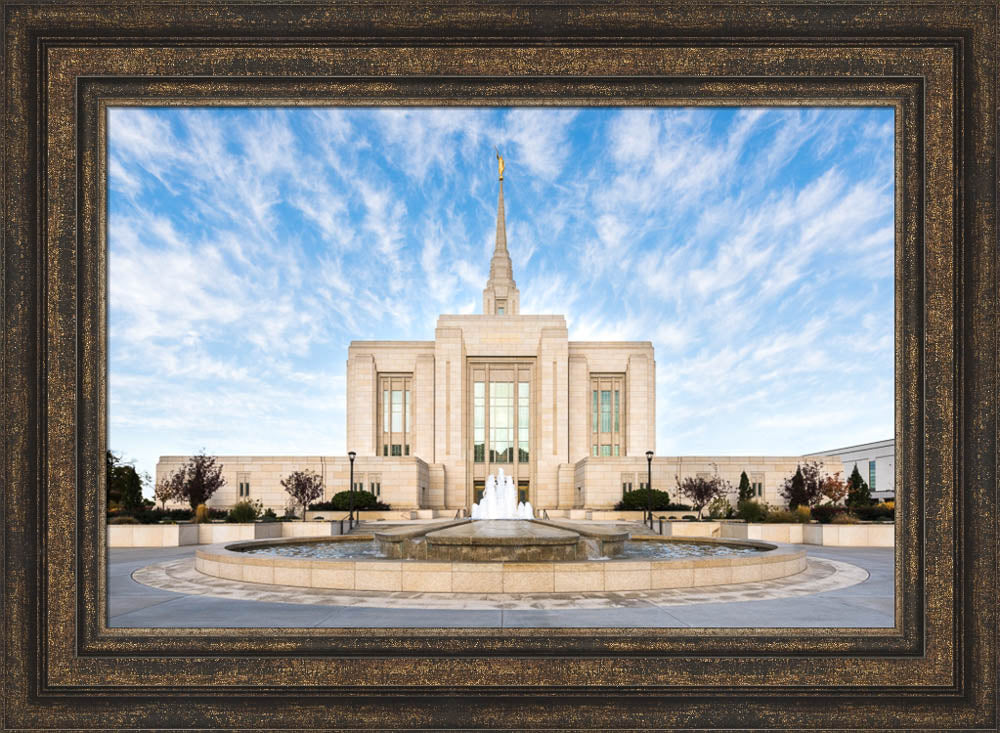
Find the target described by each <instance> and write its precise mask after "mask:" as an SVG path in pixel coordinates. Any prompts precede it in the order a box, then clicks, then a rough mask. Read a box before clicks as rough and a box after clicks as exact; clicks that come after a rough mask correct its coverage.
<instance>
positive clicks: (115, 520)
mask: <svg viewBox="0 0 1000 733" xmlns="http://www.w3.org/2000/svg"><path fill="white" fill-rule="evenodd" d="M139 523H140V522H139V520H138V519H136V518H135V517H130V516H128V515H124V516H121V517H112V518H111V519H109V520H108V524H139Z"/></svg>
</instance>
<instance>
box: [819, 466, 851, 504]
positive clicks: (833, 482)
mask: <svg viewBox="0 0 1000 733" xmlns="http://www.w3.org/2000/svg"><path fill="white" fill-rule="evenodd" d="M820 492H821V493H822V494H823V496H825V497H826V498H827V499H829V500H830V503H831V504H836V503H838V502H839V501H840V500H841V499H843V498H844V497H845V496H847V484H845V483H844V482H843V481H842V480H841V478H840V471H837V473H835V474H833V475H832V476H829V475H828V476H825V477H824V478H823V480H822V481H820Z"/></svg>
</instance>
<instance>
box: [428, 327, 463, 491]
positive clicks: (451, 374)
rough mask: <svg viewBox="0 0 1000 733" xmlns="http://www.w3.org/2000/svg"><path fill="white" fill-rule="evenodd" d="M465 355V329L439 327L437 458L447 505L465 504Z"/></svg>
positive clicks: (436, 342)
mask: <svg viewBox="0 0 1000 733" xmlns="http://www.w3.org/2000/svg"><path fill="white" fill-rule="evenodd" d="M464 372H465V354H464V345H463V342H462V329H460V328H451V327H447V326H442V327H439V328H437V329H436V330H435V335H434V388H435V400H434V402H435V405H434V456H435V463H439V464H441V465H443V466H444V469H445V471H444V475H445V487H444V504H445V507H447V508H452V507H464V506H465V505H466V503H467V502H466V486H465V452H466V451H465V448H466V446H465V444H464V441H463V434H464V425H463V415H464V414H465V410H464V402H463V392H464V390H463V382H464Z"/></svg>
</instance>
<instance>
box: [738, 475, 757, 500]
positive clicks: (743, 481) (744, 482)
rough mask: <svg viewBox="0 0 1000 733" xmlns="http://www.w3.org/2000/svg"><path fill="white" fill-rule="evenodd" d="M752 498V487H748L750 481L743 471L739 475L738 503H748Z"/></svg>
mask: <svg viewBox="0 0 1000 733" xmlns="http://www.w3.org/2000/svg"><path fill="white" fill-rule="evenodd" d="M752 498H753V487H752V486H751V485H750V479H749V478H748V477H747V472H746V471H744V472H743V473H741V474H740V488H739V497H738V501H749V500H750V499H752Z"/></svg>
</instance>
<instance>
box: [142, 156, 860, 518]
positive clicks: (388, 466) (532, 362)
mask: <svg viewBox="0 0 1000 733" xmlns="http://www.w3.org/2000/svg"><path fill="white" fill-rule="evenodd" d="M498 157H499V156H498ZM346 400H347V433H346V448H347V450H349V451H355V452H356V454H357V458H356V460H355V464H354V480H355V485H356V488H361V489H365V490H369V491H372V493H374V494H376V495H378V496H379V497H380V498H381V500H382V501H383V502H385V503H387V504H389V505H391V506H392V508H393V509H423V510H441V512H442V513H443V514H447V515H448V516H454V515H455V513H456V511H458V510H462V509H466V510H468V509H469V508H470V507H471V506H472V504H473V503H474V502H477V501H478V500H479V497H480V496H481V493H482V491H483V488H484V485H485V481H486V477H487V476H488V475H490V474H495V473H497V470H498V469H500V468H502V469H503V470H504V473H505V474H506V475H508V476H511V477H513V479H514V483H515V485H516V486H517V487H518V493H519V495H520V496H519V498H520V499H521V500H522V501H524V500H527V501H530V502H531V503H532V505H533V506H534V507H535V508H536V510H542V509H545V510H548V511H550V512H552V511H557V512H558V511H559V510H571V509H608V508H612V507H613V506H614V505H615V504H616V503H617V502H619V501H621V499H622V496H623V494H624V493H625V492H628V491H631V490H633V489H638V488H642V487H644V486H645V485H646V481H647V461H646V455H645V454H646V451H651V450H652V451H655V446H656V361H655V355H654V351H653V344H652V343H651V342H649V341H572V340H570V334H569V331H568V329H567V326H566V319H565V318H564V317H563V316H561V315H535V314H523V313H522V312H521V307H520V293H519V291H518V288H517V283H516V281H515V279H514V268H513V263H512V262H511V257H510V253H509V251H508V249H507V232H506V222H505V214H504V199H503V163H502V159H501V163H500V178H499V194H498V203H497V222H496V244H495V248H494V251H493V257H492V259H491V261H490V273H489V279H488V280H487V281H486V286H485V288H484V289H483V310H482V313H480V314H475V315H441V316H440V317H439V318H438V321H437V327H436V328H435V332H434V340H433V341H352V342H351V344H350V346H349V348H348V353H347V379H346ZM186 459H187V457H186V456H163V457H161V458H160V461H159V463H158V464H157V468H156V475H157V480H159V479H160V478H161V477H163V476H165V475H167V474H168V473H170V472H172V471H173V470H175V469H176V468H177V467H178V466H180V465H181V464H182V463H183V462H184V461H186ZM218 459H219V462H220V463H222V464H223V466H224V475H225V476H226V478H227V485H226V486H225V487H224V488H223V489H222V490H220V491H219V492H218V493H217V494H216V495H215V496H213V497H212V500H211V501H210V502H209V505H210V506H215V507H227V506H231V505H232V504H234V503H235V502H237V501H239V500H241V499H245V498H252V499H260V500H261V502H262V503H263V504H264V505H265V506H271V507H273V508H275V509H279V508H283V507H285V506H287V505H288V504H289V499H288V496H287V494H285V492H284V490H283V488H282V487H281V484H280V480H281V479H282V478H284V477H285V476H287V475H288V474H289V473H291V472H292V471H296V470H301V469H307V468H308V469H311V470H313V471H316V472H317V473H319V474H320V475H321V476H322V477H323V479H324V485H325V486H326V496H327V497H329V496H332V495H333V494H334V493H337V492H339V491H343V490H346V489H347V488H348V484H349V478H348V476H349V471H350V466H349V462H348V458H347V457H346V456H329V457H324V456H302V457H294V456H219V457H218ZM819 459H820V460H823V461H824V469H825V470H827V471H829V472H831V473H832V472H834V471H842V470H843V469H842V466H841V463H840V460H839V459H837V458H833V457H825V458H824V457H819ZM803 460H806V459H804V458H803V457H802V456H783V457H749V456H700V457H693V456H692V457H661V456H657V457H654V458H653V461H652V476H653V487H654V488H656V489H662V490H667V491H669V492H670V493H671V496H672V497H673V498H674V500H675V501H682V499H681V497H679V496H676V490H675V477H676V476H681V477H684V476H695V475H711V474H714V473H718V474H719V475H721V476H722V478H724V479H727V480H729V481H730V482H731V483H732V484H733V487H734V490H735V487H736V486H737V485H738V483H739V478H740V473H741V472H742V471H746V472H747V475H748V477H749V478H750V480H751V483H752V484H753V486H754V490H755V492H756V494H757V495H758V496H759V497H761V500H766V501H768V502H769V503H771V504H782V503H783V500H782V498H781V497H780V495H779V493H778V492H779V489H780V487H781V485H782V483H783V481H784V479H785V478H786V477H787V476H789V475H790V474H791V473H793V472H794V471H795V467H796V465H797V464H799V463H801V462H803ZM809 460H816V457H813V458H810V459H809ZM733 504H734V505H735V498H734V499H733Z"/></svg>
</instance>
